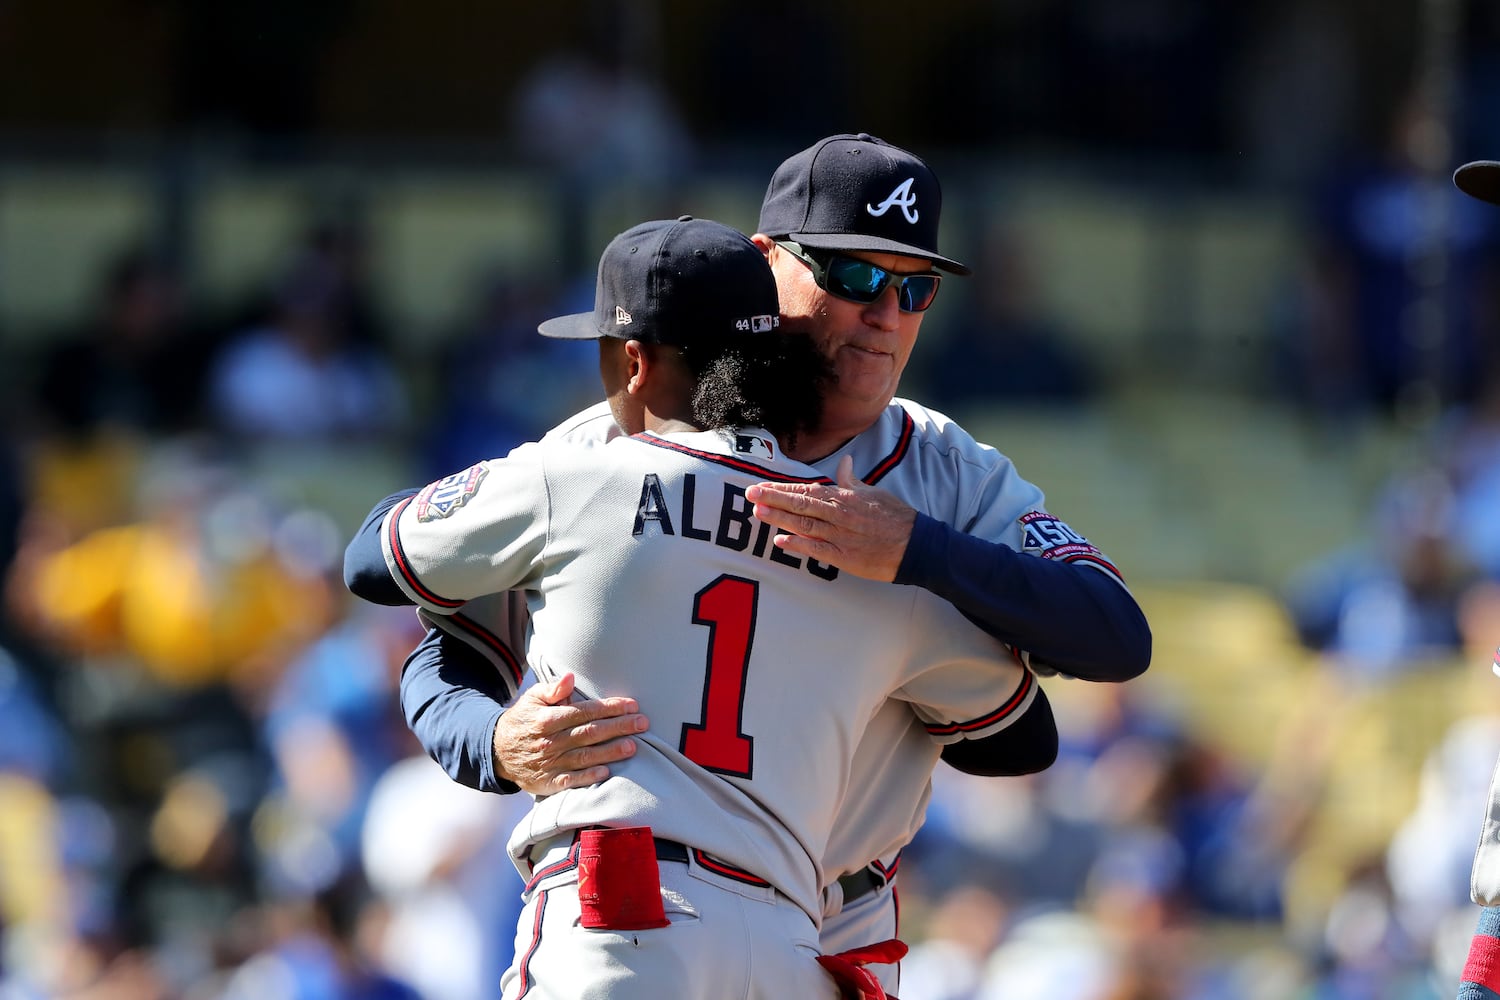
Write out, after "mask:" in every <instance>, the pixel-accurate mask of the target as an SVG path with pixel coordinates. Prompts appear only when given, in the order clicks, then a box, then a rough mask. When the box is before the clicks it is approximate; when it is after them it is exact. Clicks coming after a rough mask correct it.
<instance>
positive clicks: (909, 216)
mask: <svg viewBox="0 0 1500 1000" xmlns="http://www.w3.org/2000/svg"><path fill="white" fill-rule="evenodd" d="M915 180H916V178H915V177H908V178H907V179H906V180H904V181H902V182H901V183H900V184H898V185H896V189H895V190H894V191H892V192H891V193H890V194H888V195H886V198H885V201H882V202H881V203H880V204H879V205H871V204H869V203H866V204H865V211H866V212H869V213H870V214H871V215H873V216H875V217H876V218H879V217H880V216H882V215H884V214H885V213H887V212H889V211H890V210H891V207H892V206H893V205H894V206H898V207H900V209H901V214H902V215H904V216H906V221H907V222H910V223H911V224H912V225H916V223H917V193H916V192H915V191H913V190H912V189H911V186H912V182H914V181H915Z"/></svg>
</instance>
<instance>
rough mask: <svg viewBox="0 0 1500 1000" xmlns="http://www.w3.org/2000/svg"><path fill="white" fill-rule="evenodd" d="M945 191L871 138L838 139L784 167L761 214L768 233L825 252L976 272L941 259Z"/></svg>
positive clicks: (909, 157) (899, 152)
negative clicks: (897, 257)
mask: <svg viewBox="0 0 1500 1000" xmlns="http://www.w3.org/2000/svg"><path fill="white" fill-rule="evenodd" d="M942 211H943V191H942V188H941V187H940V186H939V185H938V179H937V174H934V173H933V172H932V168H931V167H929V166H928V165H927V164H926V163H925V162H923V160H922V159H921V158H920V157H918V156H916V155H915V154H912V153H908V152H907V151H906V150H904V149H901V148H900V147H899V146H892V145H891V144H890V143H888V142H886V141H885V140H884V139H877V138H876V137H875V136H873V135H870V134H869V133H868V132H861V133H859V134H858V135H852V134H841V135H831V136H829V137H828V138H826V139H820V140H818V141H817V142H816V143H814V144H813V145H812V146H810V147H808V148H807V149H804V150H803V151H802V152H800V153H795V154H793V155H792V156H790V157H788V158H787V159H786V160H784V161H782V164H781V166H779V167H777V168H776V172H775V173H774V174H772V175H771V184H770V186H769V187H767V188H766V197H765V200H764V201H762V202H761V206H760V225H759V229H760V231H761V232H762V233H765V234H766V235H767V236H770V237H773V238H775V239H787V240H792V241H794V242H796V243H800V244H801V245H802V246H805V247H813V248H814V249H818V250H874V251H880V252H883V253H899V254H906V255H908V256H912V257H925V258H927V259H928V260H931V261H932V263H933V265H934V266H935V267H940V268H942V269H943V270H945V271H951V272H953V273H954V274H968V273H969V268H968V267H967V266H965V265H963V264H960V263H959V262H958V261H956V260H953V259H952V258H951V257H945V256H943V255H942V254H941V253H939V252H938V249H937V237H938V218H939V217H940V216H941V215H942Z"/></svg>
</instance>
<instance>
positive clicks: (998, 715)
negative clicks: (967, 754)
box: [927, 670, 1036, 736]
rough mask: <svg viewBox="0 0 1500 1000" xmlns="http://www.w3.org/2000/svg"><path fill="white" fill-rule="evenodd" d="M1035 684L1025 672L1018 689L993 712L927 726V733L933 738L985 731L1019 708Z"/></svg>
mask: <svg viewBox="0 0 1500 1000" xmlns="http://www.w3.org/2000/svg"><path fill="white" fill-rule="evenodd" d="M1035 684H1036V675H1035V674H1033V673H1032V672H1031V671H1030V670H1026V671H1024V672H1023V673H1022V675H1021V685H1020V687H1018V688H1016V690H1015V693H1014V694H1012V695H1011V696H1010V697H1009V698H1008V699H1006V702H1005V704H1003V705H1001V706H1000V707H999V708H997V709H995V710H994V711H993V712H990V713H989V714H988V715H982V716H980V717H979V718H977V719H970V720H968V721H967V722H949V723H945V724H943V725H931V724H929V725H928V726H927V732H928V733H930V734H932V735H933V736H952V735H954V734H955V733H973V732H978V731H979V730H981V729H987V728H989V727H990V726H993V725H994V724H995V723H997V722H999V721H1000V720H1001V719H1003V718H1005V717H1006V716H1007V715H1010V714H1012V713H1014V712H1015V711H1016V709H1018V708H1020V707H1021V704H1022V703H1023V702H1024V701H1025V700H1026V696H1027V695H1029V694H1030V693H1031V688H1032V686H1033V685H1035Z"/></svg>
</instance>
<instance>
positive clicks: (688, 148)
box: [510, 0, 696, 181]
mask: <svg viewBox="0 0 1500 1000" xmlns="http://www.w3.org/2000/svg"><path fill="white" fill-rule="evenodd" d="M658 16H659V13H658V12H657V11H656V10H655V9H654V8H650V7H642V6H638V5H635V4H616V3H607V2H605V3H602V2H599V0H588V2H585V3H582V4H578V5H576V6H575V10H574V17H575V19H576V23H577V25H578V26H579V29H580V30H579V34H580V36H581V37H582V43H581V44H578V45H576V46H572V47H564V48H561V49H558V50H554V51H550V52H540V53H537V55H538V59H537V61H536V62H535V64H534V65H533V66H532V67H531V69H530V70H529V71H528V72H527V73H525V74H524V75H523V76H522V78H521V80H520V81H519V82H518V83H517V85H516V88H515V91H514V96H513V97H512V106H511V109H510V132H511V136H512V138H513V140H514V142H515V144H516V147H517V148H518V149H519V150H520V151H521V152H522V153H523V154H525V155H526V156H528V157H530V158H531V159H532V160H533V161H534V162H537V163H540V164H543V165H545V166H547V167H549V168H552V169H555V170H559V171H563V172H566V173H567V174H568V175H570V176H572V177H575V178H592V179H595V180H612V181H617V180H620V179H634V180H647V181H664V180H671V179H675V178H677V177H680V176H682V175H683V174H684V173H685V172H686V171H687V170H688V169H690V167H691V166H692V161H693V157H694V156H695V154H696V149H695V144H694V141H693V138H692V136H691V134H690V133H689V132H688V129H687V127H686V125H685V124H684V123H683V121H682V117H681V115H680V113H679V111H678V109H677V106H676V103H675V102H674V100H673V99H672V96H671V95H670V94H668V93H667V92H666V91H665V90H664V89H663V88H662V87H661V86H660V85H659V84H658V83H657V82H656V81H655V80H653V79H652V78H651V75H650V72H649V65H648V64H647V63H646V60H647V59H648V58H649V55H650V53H652V52H653V51H654V47H655V43H656V42H657V41H658V39H657V38H656V32H657V30H658V28H657V25H656V23H655V19H656V18H657V17H658Z"/></svg>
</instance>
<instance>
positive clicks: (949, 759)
mask: <svg viewBox="0 0 1500 1000" xmlns="http://www.w3.org/2000/svg"><path fill="white" fill-rule="evenodd" d="M1056 760H1057V721H1056V719H1054V718H1053V716H1052V705H1051V703H1050V702H1048V701H1047V694H1046V692H1044V691H1043V690H1042V689H1041V688H1040V687H1038V688H1037V692H1036V698H1035V699H1034V700H1033V701H1032V703H1031V706H1030V707H1029V708H1028V709H1027V710H1026V714H1025V715H1023V716H1021V717H1020V718H1019V719H1017V720H1016V721H1015V722H1013V723H1011V724H1010V725H1008V726H1006V727H1005V728H1004V729H1002V730H1000V731H999V732H998V733H996V734H995V735H993V736H987V737H985V738H984V739H982V740H959V741H958V742H957V743H950V744H948V745H947V746H945V747H943V761H944V762H945V763H946V764H948V765H949V766H950V767H954V768H957V769H958V770H960V771H963V772H964V773H965V774H976V775H980V776H983V777H1000V776H1013V775H1018V774H1036V773H1037V772H1039V771H1045V770H1046V769H1047V768H1049V767H1051V766H1052V764H1053V762H1054V761H1056Z"/></svg>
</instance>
